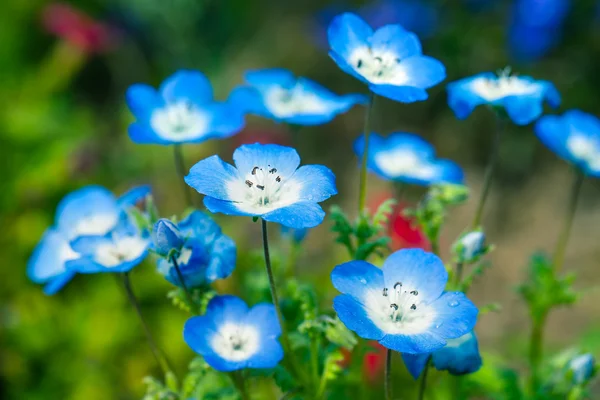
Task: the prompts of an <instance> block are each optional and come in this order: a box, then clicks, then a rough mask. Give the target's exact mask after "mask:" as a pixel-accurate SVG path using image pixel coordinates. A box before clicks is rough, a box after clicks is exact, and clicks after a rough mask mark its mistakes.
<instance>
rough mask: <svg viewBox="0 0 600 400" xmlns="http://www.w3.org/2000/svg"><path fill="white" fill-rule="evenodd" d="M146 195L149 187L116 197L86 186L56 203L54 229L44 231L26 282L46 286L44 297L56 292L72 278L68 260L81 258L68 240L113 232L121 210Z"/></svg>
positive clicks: (30, 264)
mask: <svg viewBox="0 0 600 400" xmlns="http://www.w3.org/2000/svg"><path fill="white" fill-rule="evenodd" d="M148 194H150V188H149V187H148V186H140V187H136V188H134V189H132V190H130V191H129V192H127V193H125V194H124V195H123V196H121V197H120V198H116V197H115V196H114V195H113V194H112V193H111V192H110V191H108V190H106V189H105V188H103V187H101V186H87V187H84V188H82V189H79V190H76V191H75V192H72V193H70V194H68V195H67V196H65V197H64V198H63V199H62V200H61V202H60V203H59V204H58V207H57V210H56V217H55V223H54V226H53V227H51V228H49V229H48V230H46V232H45V233H44V236H43V237H42V239H41V240H40V242H39V244H38V245H37V247H36V248H35V250H34V252H33V254H32V255H31V257H30V259H29V262H28V264H27V275H28V276H29V279H31V280H32V281H34V282H36V283H40V284H45V287H44V292H45V293H46V294H54V293H56V292H57V291H59V290H60V289H61V288H62V287H63V286H64V285H65V284H66V283H68V282H69V281H70V280H71V279H72V278H73V276H74V275H75V272H74V271H72V270H67V268H66V263H67V261H70V260H75V259H77V258H79V257H80V254H79V253H78V252H76V251H75V250H73V249H72V248H71V241H72V240H74V239H76V238H77V237H79V236H87V235H105V234H107V233H108V232H110V231H112V230H113V229H114V228H115V227H116V226H117V224H118V223H119V220H120V217H121V215H122V213H123V211H124V210H126V209H127V208H129V207H131V206H133V205H135V203H137V202H138V201H140V200H142V199H144V198H145V197H146V196H147V195H148Z"/></svg>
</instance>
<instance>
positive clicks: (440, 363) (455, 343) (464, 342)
mask: <svg viewBox="0 0 600 400" xmlns="http://www.w3.org/2000/svg"><path fill="white" fill-rule="evenodd" d="M433 365H434V366H435V368H436V369H437V370H440V371H443V370H447V371H448V372H450V373H451V374H452V375H464V374H470V373H473V372H476V371H477V370H479V368H481V365H482V361H481V356H480V355H479V346H478V344H477V338H476V337H475V334H474V333H473V332H469V333H467V334H466V335H464V336H462V337H460V338H457V339H450V340H448V344H447V345H446V346H444V347H443V348H441V349H439V350H438V351H436V352H434V353H433Z"/></svg>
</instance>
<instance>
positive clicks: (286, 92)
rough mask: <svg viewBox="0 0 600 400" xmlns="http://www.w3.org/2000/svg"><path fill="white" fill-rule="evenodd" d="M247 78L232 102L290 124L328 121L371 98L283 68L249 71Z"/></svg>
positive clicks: (311, 123)
mask: <svg viewBox="0 0 600 400" xmlns="http://www.w3.org/2000/svg"><path fill="white" fill-rule="evenodd" d="M246 82H247V83H248V85H249V86H242V87H239V88H237V89H235V90H234V91H233V93H232V94H231V96H230V98H229V99H230V102H231V103H233V104H236V105H237V106H239V107H240V108H241V109H244V110H245V111H247V112H250V113H253V114H258V115H261V116H263V117H266V118H272V119H274V120H275V121H280V122H286V123H288V124H298V125H319V124H324V123H327V122H329V121H331V120H332V119H334V118H335V116H336V115H338V114H341V113H344V112H346V111H348V110H349V109H350V108H351V107H352V106H354V105H356V104H364V103H366V102H367V98H366V97H365V96H363V95H360V94H349V95H345V96H338V95H336V94H335V93H333V92H331V91H329V90H328V89H326V88H324V87H323V86H321V85H319V84H318V83H316V82H313V81H311V80H309V79H306V78H296V77H295V76H294V74H292V73H291V72H290V71H288V70H286V69H281V68H277V69H265V70H260V71H252V72H248V73H246Z"/></svg>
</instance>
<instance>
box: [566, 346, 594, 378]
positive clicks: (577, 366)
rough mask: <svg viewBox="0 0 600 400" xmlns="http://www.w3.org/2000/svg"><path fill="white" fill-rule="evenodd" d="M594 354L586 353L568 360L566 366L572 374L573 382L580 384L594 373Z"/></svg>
mask: <svg viewBox="0 0 600 400" xmlns="http://www.w3.org/2000/svg"><path fill="white" fill-rule="evenodd" d="M595 364H596V362H595V360H594V356H593V355H591V354H589V353H587V354H582V355H580V356H577V357H575V358H573V359H572V360H570V361H569V363H568V365H567V367H568V369H569V371H571V372H572V374H573V383H574V384H576V385H582V384H584V383H586V382H587V381H588V380H590V378H591V377H592V376H593V375H594V370H595V369H596V367H595Z"/></svg>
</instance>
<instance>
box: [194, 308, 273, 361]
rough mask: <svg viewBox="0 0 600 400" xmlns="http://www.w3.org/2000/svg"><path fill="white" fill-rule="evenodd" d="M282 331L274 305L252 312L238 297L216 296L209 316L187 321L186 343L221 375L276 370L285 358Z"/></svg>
mask: <svg viewBox="0 0 600 400" xmlns="http://www.w3.org/2000/svg"><path fill="white" fill-rule="evenodd" d="M279 335H281V327H280V326H279V321H278V320H277V313H276V311H275V307H274V306H273V305H272V304H266V303H262V304H257V305H255V306H254V307H252V308H250V309H248V306H247V305H246V303H244V301H243V300H241V299H240V298H238V297H235V296H216V297H214V298H213V299H212V300H211V301H210V303H208V307H207V309H206V314H204V315H202V316H199V317H192V318H190V319H188V320H187V322H186V323H185V327H184V329H183V339H184V340H185V342H186V343H187V344H188V346H190V347H191V348H192V350H194V351H195V352H196V353H198V354H200V355H201V356H202V357H203V358H204V360H205V361H206V363H207V364H208V365H210V366H211V367H212V368H214V369H216V370H217V371H223V372H228V371H237V370H240V369H244V368H274V367H275V366H277V364H279V362H280V361H281V359H282V358H283V348H282V347H281V345H280V344H279V342H278V341H277V338H278V337H279Z"/></svg>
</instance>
